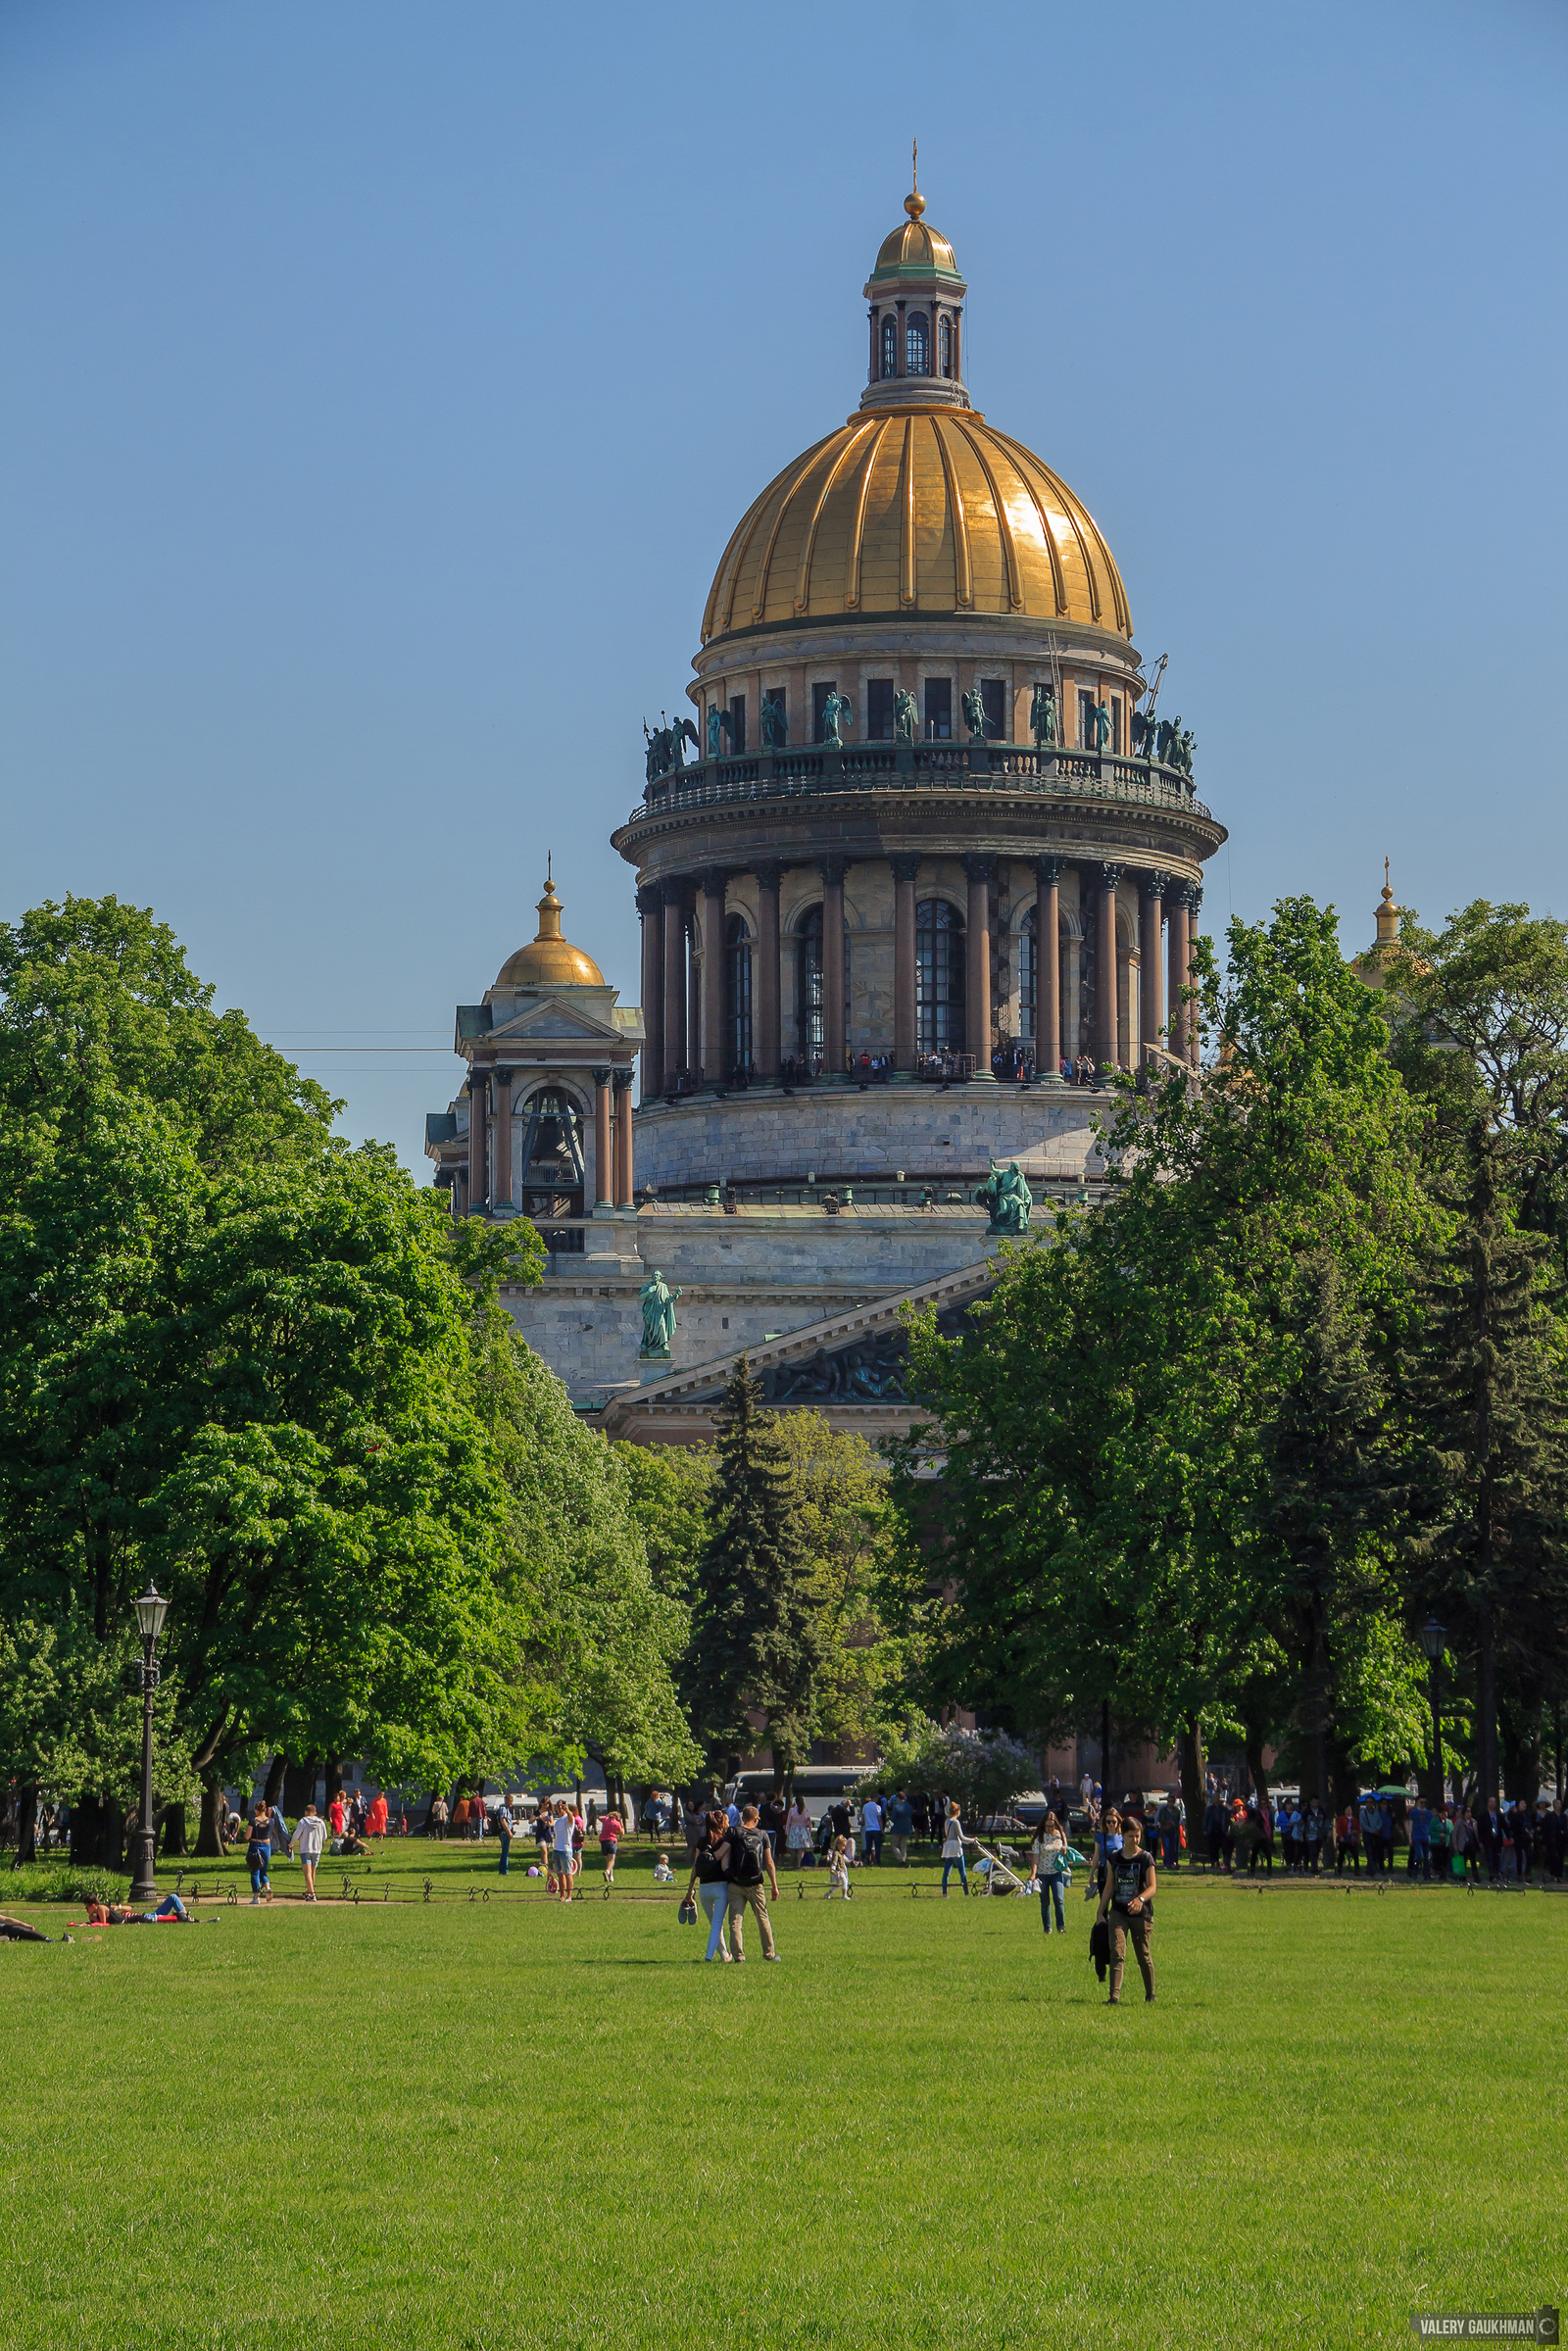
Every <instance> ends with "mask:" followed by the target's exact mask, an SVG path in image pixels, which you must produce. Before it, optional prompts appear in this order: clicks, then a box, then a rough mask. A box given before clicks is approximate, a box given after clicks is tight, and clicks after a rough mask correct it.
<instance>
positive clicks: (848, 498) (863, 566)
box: [703, 220, 1133, 645]
mask: <svg viewBox="0 0 1568 2351" xmlns="http://www.w3.org/2000/svg"><path fill="white" fill-rule="evenodd" d="M928 233H929V232H928V231H926V230H923V229H922V228H921V227H920V224H919V222H918V221H915V220H911V221H910V223H909V225H908V226H907V228H905V229H903V230H899V231H896V232H895V235H896V236H908V235H911V234H922V235H923V234H928ZM893 242H894V239H893V238H890V239H889V240H888V245H891V244H892V243H893ZM888 245H884V247H883V249H882V250H883V252H884V254H885V253H886V252H887V251H888ZM955 612H981V613H984V612H1001V613H1010V614H1014V615H1016V616H1018V617H1019V618H1027V619H1030V620H1039V621H1052V620H1069V621H1077V622H1081V623H1083V624H1085V625H1087V626H1090V627H1096V628H1104V629H1111V630H1114V631H1115V632H1116V633H1117V634H1119V635H1121V636H1123V637H1129V638H1130V637H1131V635H1132V633H1133V628H1132V616H1131V614H1130V612H1129V611H1128V608H1127V591H1126V589H1125V588H1124V587H1123V586H1122V583H1121V574H1120V572H1119V571H1118V570H1117V569H1116V565H1115V562H1114V560H1113V558H1112V556H1111V553H1110V550H1109V548H1108V547H1107V546H1106V545H1105V542H1104V540H1103V538H1102V537H1101V534H1100V531H1099V530H1098V528H1097V527H1096V525H1095V522H1094V519H1093V517H1092V516H1091V515H1090V514H1089V512H1088V510H1087V508H1085V507H1084V506H1083V505H1082V503H1081V502H1080V501H1079V500H1078V499H1077V498H1075V497H1074V495H1073V493H1072V492H1071V490H1069V489H1068V487H1067V485H1066V483H1065V482H1063V481H1061V480H1059V479H1058V478H1057V476H1056V475H1055V474H1054V473H1053V472H1052V471H1051V469H1050V467H1049V466H1048V465H1042V464H1041V462H1040V460H1039V458H1037V457H1035V456H1034V455H1033V454H1032V453H1031V452H1030V451H1029V450H1027V449H1025V448H1024V446H1023V444H1022V442H1021V441H1014V440H1010V439H1009V438H1008V436H1007V435H1006V434H1005V433H1000V432H996V431H994V430H993V429H992V428H991V427H990V426H989V425H988V424H987V423H986V422H985V420H984V418H983V417H982V416H980V415H979V414H978V413H977V412H976V411H975V410H973V409H962V410H959V409H954V408H946V407H945V408H940V409H937V408H930V409H927V408H914V409H900V410H897V411H895V412H894V413H892V414H878V413H876V412H874V411H872V412H865V413H862V414H861V415H859V416H852V417H851V418H850V420H849V422H848V423H847V424H845V425H844V426H843V427H842V428H841V429H840V430H839V431H838V432H835V433H829V435H828V437H827V439H826V440H825V441H818V442H817V443H816V445H815V447H814V448H812V449H808V450H807V451H806V452H805V454H804V456H801V457H798V458H797V459H796V460H795V462H794V464H793V465H786V466H785V468H784V470H783V472H782V473H780V474H779V475H778V476H777V477H776V478H775V479H774V480H773V481H771V482H769V483H768V486H767V488H766V489H765V490H764V491H763V492H762V494H761V496H760V498H759V499H758V500H757V501H756V503H755V505H753V506H752V507H751V509H750V510H749V511H748V513H747V514H744V515H743V516H742V518H741V522H740V525H739V527H738V529H737V530H736V532H735V535H734V537H733V538H732V539H731V540H730V543H729V545H728V547H727V548H726V549H725V550H724V557H723V561H722V562H721V563H720V564H719V566H718V571H717V574H716V576H715V578H714V581H713V585H712V588H711V591H710V593H709V598H708V607H707V610H706V612H704V614H703V642H704V644H705V645H706V644H708V643H709V642H710V641H711V639H712V638H714V637H724V636H728V635H729V634H730V633H731V632H732V631H734V630H738V629H746V628H756V627H760V626H761V625H763V624H766V623H769V622H774V621H780V620H800V619H812V620H827V619H831V618H840V619H842V618H843V616H844V615H845V614H846V613H851V614H853V615H855V616H856V617H858V618H867V619H868V618H877V619H889V618H902V617H906V616H913V615H915V614H923V613H955Z"/></svg>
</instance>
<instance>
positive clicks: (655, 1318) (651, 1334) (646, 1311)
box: [638, 1267, 680, 1361]
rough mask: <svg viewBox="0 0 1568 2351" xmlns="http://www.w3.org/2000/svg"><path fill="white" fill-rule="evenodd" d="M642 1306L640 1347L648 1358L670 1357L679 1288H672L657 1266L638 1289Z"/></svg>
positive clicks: (641, 1351) (664, 1358)
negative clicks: (641, 1338) (641, 1342)
mask: <svg viewBox="0 0 1568 2351" xmlns="http://www.w3.org/2000/svg"><path fill="white" fill-rule="evenodd" d="M639 1296H640V1297H641V1299H642V1308H643V1344H642V1347H641V1348H640V1349H639V1350H638V1351H639V1353H640V1354H641V1356H642V1357H643V1358H644V1360H645V1361H646V1360H647V1359H648V1358H649V1357H656V1358H658V1359H660V1360H662V1361H667V1360H668V1357H669V1343H670V1341H671V1340H672V1339H673V1338H674V1336H675V1300H676V1299H677V1298H679V1296H680V1292H679V1291H678V1290H671V1288H670V1287H669V1284H668V1283H667V1282H666V1281H665V1279H664V1277H663V1275H662V1273H661V1272H660V1271H659V1270H658V1268H657V1267H656V1268H655V1270H654V1271H653V1272H652V1273H651V1274H650V1275H649V1277H648V1279H647V1281H646V1282H645V1283H644V1284H643V1286H642V1290H641V1291H640V1293H639Z"/></svg>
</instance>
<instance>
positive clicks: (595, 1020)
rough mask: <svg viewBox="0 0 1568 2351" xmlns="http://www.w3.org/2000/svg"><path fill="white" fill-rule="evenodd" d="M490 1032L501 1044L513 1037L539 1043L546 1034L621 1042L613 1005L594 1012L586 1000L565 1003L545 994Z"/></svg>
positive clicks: (547, 1035)
mask: <svg viewBox="0 0 1568 2351" xmlns="http://www.w3.org/2000/svg"><path fill="white" fill-rule="evenodd" d="M607 994H608V991H607ZM490 1033H491V1037H492V1040H493V1041H494V1042H496V1043H498V1044H500V1043H507V1042H510V1041H512V1040H513V1039H519V1040H520V1039H526V1040H528V1041H529V1042H531V1043H537V1042H538V1040H539V1039H540V1038H543V1037H551V1038H561V1039H567V1040H569V1039H571V1038H587V1039H595V1038H604V1039H613V1040H614V1042H615V1043H616V1044H617V1045H618V1044H619V1043H620V1042H621V1032H620V1030H619V1028H618V1027H617V1025H616V1022H615V1018H614V1012H613V1007H607V1009H606V1011H605V1013H604V1014H603V1015H601V1014H599V1013H596V1012H591V1011H590V1010H589V1009H588V1007H587V1006H586V1005H585V1004H564V1003H563V1002H562V1001H561V999H560V998H559V997H554V996H547V997H544V998H542V999H541V1000H540V1001H539V1002H538V1003H537V1004H527V1005H524V1006H523V1007H522V1009H521V1010H519V1011H517V1012H515V1013H513V1014H512V1015H511V1016H510V1017H509V1018H507V1019H504V1020H498V1021H497V1023H496V1025H495V1027H494V1028H493V1029H492V1030H491V1032H490Z"/></svg>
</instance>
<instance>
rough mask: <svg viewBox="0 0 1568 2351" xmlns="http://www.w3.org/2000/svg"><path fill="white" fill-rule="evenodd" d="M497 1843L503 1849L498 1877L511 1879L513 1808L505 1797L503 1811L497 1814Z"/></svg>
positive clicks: (497, 1871)
mask: <svg viewBox="0 0 1568 2351" xmlns="http://www.w3.org/2000/svg"><path fill="white" fill-rule="evenodd" d="M496 1842H497V1843H498V1844H499V1845H500V1847H501V1859H500V1861H499V1863H498V1864H497V1867H496V1875H497V1877H498V1878H510V1877H511V1875H512V1806H511V1805H510V1804H509V1803H508V1802H507V1801H506V1798H505V1797H503V1798H502V1801H501V1809H500V1811H499V1812H498V1813H497V1814H496Z"/></svg>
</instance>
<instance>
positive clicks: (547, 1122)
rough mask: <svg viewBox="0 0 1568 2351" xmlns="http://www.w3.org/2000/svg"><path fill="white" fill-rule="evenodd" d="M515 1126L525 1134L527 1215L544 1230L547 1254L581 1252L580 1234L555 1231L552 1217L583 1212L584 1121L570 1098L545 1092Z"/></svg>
mask: <svg viewBox="0 0 1568 2351" xmlns="http://www.w3.org/2000/svg"><path fill="white" fill-rule="evenodd" d="M516 1123H517V1126H520V1128H521V1130H522V1144H521V1151H520V1157H521V1162H522V1169H521V1172H522V1187H521V1197H520V1200H519V1202H518V1204H519V1206H520V1207H521V1209H522V1213H523V1214H524V1216H528V1217H531V1218H532V1219H533V1222H534V1223H535V1224H536V1225H537V1226H538V1227H539V1231H540V1234H541V1236H542V1238H543V1240H544V1244H545V1247H546V1248H547V1249H581V1248H582V1234H581V1232H580V1231H576V1232H574V1231H571V1230H569V1229H566V1230H563V1231H555V1232H552V1231H551V1230H550V1219H551V1218H552V1217H555V1216H581V1214H582V1212H583V1185H584V1175H583V1163H582V1121H581V1119H580V1118H579V1117H578V1115H577V1112H576V1109H575V1108H574V1106H573V1104H572V1102H571V1100H570V1097H569V1096H568V1095H566V1094H564V1093H563V1092H562V1091H561V1090H560V1089H559V1088H557V1087H545V1088H544V1089H543V1090H542V1091H541V1092H540V1093H538V1094H534V1095H530V1097H529V1098H528V1101H527V1102H526V1103H525V1104H524V1105H523V1108H522V1111H521V1114H520V1116H519V1117H518V1119H517V1122H516ZM515 1131H516V1128H514V1132H515Z"/></svg>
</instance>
